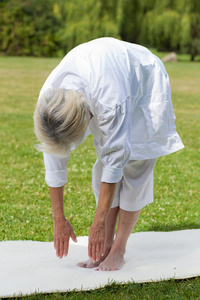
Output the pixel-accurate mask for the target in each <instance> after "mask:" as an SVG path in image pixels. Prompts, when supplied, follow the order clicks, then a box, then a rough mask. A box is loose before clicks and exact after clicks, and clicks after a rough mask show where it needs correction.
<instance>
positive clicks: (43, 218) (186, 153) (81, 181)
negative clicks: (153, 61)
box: [0, 57, 200, 299]
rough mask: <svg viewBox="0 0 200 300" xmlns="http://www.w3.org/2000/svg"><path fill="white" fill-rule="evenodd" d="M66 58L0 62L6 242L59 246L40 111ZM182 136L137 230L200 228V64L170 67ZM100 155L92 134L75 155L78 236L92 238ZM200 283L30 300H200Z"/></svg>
mask: <svg viewBox="0 0 200 300" xmlns="http://www.w3.org/2000/svg"><path fill="white" fill-rule="evenodd" d="M59 61H60V59H55V58H53V59H52V58H23V57H21V58H20V57H18V58H15V57H0V73H1V82H0V90H1V97H0V105H1V109H0V128H1V129H0V140H1V148H0V170H1V171H0V172H1V183H0V185H1V188H0V200H1V201H0V206H1V209H0V240H36V241H52V239H53V222H52V218H51V206H50V199H49V194H48V188H47V186H46V184H45V181H44V175H45V171H44V166H43V158H42V154H40V153H37V152H36V150H35V148H34V143H35V142H36V138H35V136H34V130H33V111H34V107H35V104H36V101H37V97H38V93H39V91H40V88H41V86H42V84H43V83H44V81H45V79H46V77H47V76H48V74H49V73H50V71H51V70H52V69H53V68H54V67H55V66H56V65H57V64H58V62H59ZM166 68H167V71H168V73H169V75H170V81H171V86H172V95H173V105H174V110H175V114H176V118H177V120H176V125H177V131H178V132H179V134H180V136H181V138H182V140H183V143H184V144H185V149H184V150H181V151H179V152H177V153H175V154H172V155H169V156H165V157H162V158H159V159H158V161H157V165H156V168H155V184H154V197H155V201H154V203H153V204H151V205H149V206H148V207H146V208H144V209H143V211H142V214H141V217H140V219H139V221H138V224H137V226H136V228H135V230H134V231H135V232H136V231H171V230H182V229H195V228H200V208H199V194H200V184H199V179H200V178H199V177H200V175H199V174H200V166H199V158H200V157H199V150H200V126H199V123H200V99H199V95H200V64H199V63H198V62H193V63H192V62H188V61H184V60H183V61H180V62H176V63H167V64H166ZM94 162H95V150H94V147H93V141H92V137H91V136H90V137H89V138H88V139H87V140H86V141H85V142H84V144H82V145H81V146H80V147H79V148H78V149H77V150H75V151H74V152H73V153H72V155H71V160H70V163H69V167H68V169H69V180H68V183H67V184H66V187H65V199H64V201H65V214H66V217H67V218H68V219H69V221H70V222H71V223H72V225H73V227H74V230H75V232H76V234H77V236H81V235H88V230H89V227H90V225H91V223H92V220H93V215H94V212H95V201H94V196H93V192H92V188H91V174H92V165H93V163H94ZM199 286H200V278H199V277H198V278H196V279H190V280H185V281H184V280H183V281H174V280H171V281H169V282H160V283H148V284H135V283H130V284H128V285H125V286H119V285H116V284H112V285H111V286H107V287H105V288H104V289H102V290H97V291H89V292H79V293H77V292H71V293H66V294H62V296H61V295H59V294H54V295H43V296H41V295H34V296H33V297H30V296H29V297H28V298H27V299H63V298H64V299H65V298H67V299H83V298H87V299H100V298H103V299H112V298H115V299H122V298H123V299H129V298H131V299H200V296H199V290H200V288H199Z"/></svg>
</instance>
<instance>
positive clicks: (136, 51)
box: [34, 38, 184, 271]
mask: <svg viewBox="0 0 200 300" xmlns="http://www.w3.org/2000/svg"><path fill="white" fill-rule="evenodd" d="M34 123H35V133H36V136H37V138H38V140H39V141H40V142H41V144H40V145H38V147H37V148H38V149H39V150H40V151H42V152H44V163H45V167H46V182H47V184H48V185H49V191H50V198H51V202H52V212H53V220H54V246H55V249H56V253H57V256H58V257H60V258H62V257H63V256H66V255H67V254H68V247H69V238H70V237H71V238H72V240H73V241H74V242H76V236H75V234H74V231H73V228H72V226H71V225H70V223H69V221H67V220H66V219H65V216H64V212H63V190H64V184H65V183H66V182H67V170H66V167H67V163H68V159H69V153H70V151H71V150H73V149H74V148H75V147H77V146H78V145H79V144H80V143H81V142H82V141H83V140H84V139H85V138H86V136H87V135H88V134H90V133H92V134H93V136H94V145H95V148H96V153H97V161H96V163H95V165H94V167H93V175H92V183H93V190H94V194H95V198H96V202H97V209H96V213H95V216H94V221H93V224H92V225H91V227H90V230H89V241H88V256H89V259H88V260H87V261H85V262H81V263H79V264H78V265H79V266H80V267H86V268H93V267H98V270H102V271H106V270H107V271H112V270H119V269H120V268H121V267H122V266H123V263H124V254H125V250H126V243H127V240H128V238H129V235H130V234H131V232H132V230H133V228H134V226H135V224H136V222H137V220H138V217H139V215H140V212H141V210H142V208H143V207H144V206H146V205H147V204H149V203H152V202H153V170H154V166H155V163H156V158H157V157H159V156H163V155H167V154H170V153H173V152H175V151H178V150H180V149H182V148H183V147H184V146H183V144H182V142H181V139H180V137H179V135H178V133H177V132H176V127H175V116H174V112H173V107H172V103H171V92H170V83H169V78H168V75H167V73H166V70H165V68H164V66H163V64H162V63H161V61H160V60H159V59H158V58H157V57H156V56H154V55H153V54H152V53H151V52H150V51H149V50H147V49H146V48H144V47H142V46H139V45H134V44H130V43H127V42H123V41H119V40H116V39H113V38H100V39H97V40H93V41H91V42H88V43H85V44H82V45H80V46H78V47H76V48H75V49H73V50H72V51H70V52H69V53H68V54H67V55H66V56H65V58H64V59H63V60H62V61H61V62H60V64H59V65H58V66H57V67H56V68H55V69H54V70H53V72H52V73H51V74H50V76H49V77H48V78H47V80H46V82H45V84H44V86H43V87H42V90H41V92H40V95H39V101H38V103H37V105H36V109H35V113H34ZM118 217H119V222H118V227H117V233H116V237H115V238H114V234H115V227H116V222H117V218H118Z"/></svg>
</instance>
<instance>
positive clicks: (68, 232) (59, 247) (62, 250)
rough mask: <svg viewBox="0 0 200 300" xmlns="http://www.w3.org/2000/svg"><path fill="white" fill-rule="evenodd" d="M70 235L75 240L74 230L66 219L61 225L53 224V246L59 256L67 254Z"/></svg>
mask: <svg viewBox="0 0 200 300" xmlns="http://www.w3.org/2000/svg"><path fill="white" fill-rule="evenodd" d="M70 236H71V238H72V240H73V241H74V242H77V238H76V235H75V233H74V230H73V228H72V226H71V224H70V223H69V222H68V221H67V222H65V224H64V226H62V227H59V226H58V224H54V248H55V250H56V255H57V256H58V257H59V258H62V257H63V256H67V255H68V250H69V239H70Z"/></svg>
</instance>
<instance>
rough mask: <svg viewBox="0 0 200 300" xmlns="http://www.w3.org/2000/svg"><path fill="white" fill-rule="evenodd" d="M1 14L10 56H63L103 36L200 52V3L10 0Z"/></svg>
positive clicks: (2, 41)
mask: <svg viewBox="0 0 200 300" xmlns="http://www.w3.org/2000/svg"><path fill="white" fill-rule="evenodd" d="M0 14H1V19H0V53H1V54H5V55H26V56H30V55H32V56H63V55H64V54H66V53H67V52H68V51H70V50H71V49H72V48H74V47H75V46H77V45H79V44H81V43H84V42H87V41H89V40H92V39H95V38H99V37H103V36H111V37H116V38H119V39H123V40H126V41H130V42H133V43H139V44H143V45H145V46H151V47H156V48H157V50H162V51H172V50H173V51H176V52H180V53H190V55H191V60H194V58H195V56H197V55H198V54H199V53H200V1H199V0H190V1H188V0H162V1H160V0H68V1H66V0H18V1H16V0H4V1H0Z"/></svg>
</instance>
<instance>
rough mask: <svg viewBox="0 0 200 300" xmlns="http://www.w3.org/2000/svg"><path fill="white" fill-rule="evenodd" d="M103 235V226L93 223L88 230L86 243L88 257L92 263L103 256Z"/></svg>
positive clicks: (104, 233)
mask: <svg viewBox="0 0 200 300" xmlns="http://www.w3.org/2000/svg"><path fill="white" fill-rule="evenodd" d="M105 235H106V231H105V224H104V223H100V222H98V221H97V222H95V221H94V222H93V224H92V225H91V227H90V230H89V243H88V256H89V257H90V258H92V261H93V263H95V262H97V261H99V260H100V258H101V256H103V255H104V244H105Z"/></svg>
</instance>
